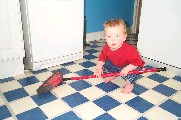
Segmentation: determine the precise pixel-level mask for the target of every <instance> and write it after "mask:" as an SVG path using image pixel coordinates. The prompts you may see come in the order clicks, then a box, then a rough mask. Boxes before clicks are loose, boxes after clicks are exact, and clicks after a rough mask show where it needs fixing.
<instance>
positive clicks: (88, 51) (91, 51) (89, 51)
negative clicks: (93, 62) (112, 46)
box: [86, 49, 99, 54]
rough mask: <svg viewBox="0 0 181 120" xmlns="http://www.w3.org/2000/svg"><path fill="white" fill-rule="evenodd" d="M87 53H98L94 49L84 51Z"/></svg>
mask: <svg viewBox="0 0 181 120" xmlns="http://www.w3.org/2000/svg"><path fill="white" fill-rule="evenodd" d="M86 52H87V53H89V54H93V53H97V52H99V51H97V50H95V49H89V50H86Z"/></svg>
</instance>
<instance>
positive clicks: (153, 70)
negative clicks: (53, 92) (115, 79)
mask: <svg viewBox="0 0 181 120" xmlns="http://www.w3.org/2000/svg"><path fill="white" fill-rule="evenodd" d="M160 71H166V67H164V68H147V69H142V70H133V71H130V72H128V74H143V73H147V72H160ZM119 75H120V72H115V73H106V74H102V75H101V77H111V76H119ZM88 78H96V75H90V76H78V77H72V78H71V80H81V79H88Z"/></svg>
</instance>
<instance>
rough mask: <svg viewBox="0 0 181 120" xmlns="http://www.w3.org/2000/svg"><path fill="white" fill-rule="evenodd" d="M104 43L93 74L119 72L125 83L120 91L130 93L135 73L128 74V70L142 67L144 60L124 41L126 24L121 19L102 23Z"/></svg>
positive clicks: (109, 79)
mask: <svg viewBox="0 0 181 120" xmlns="http://www.w3.org/2000/svg"><path fill="white" fill-rule="evenodd" d="M104 33H105V39H106V43H107V44H106V45H105V46H104V47H103V49H102V51H101V54H100V56H99V59H98V63H97V66H96V72H95V75H96V76H97V77H101V74H102V73H103V72H120V76H122V78H123V79H125V81H126V84H125V85H124V87H123V89H122V91H121V92H122V93H126V94H128V93H131V92H132V90H133V88H134V85H133V81H134V80H135V77H136V75H135V74H128V72H129V71H132V70H134V69H138V68H139V67H141V68H142V67H143V65H144V61H143V60H142V59H141V57H140V55H139V53H138V51H137V49H136V47H134V46H132V45H130V44H128V43H126V42H125V40H126V37H127V34H126V25H125V23H124V21H123V20H121V19H113V20H109V21H107V22H106V23H105V24H104ZM114 79H115V76H113V77H106V78H104V82H105V83H107V82H109V81H111V80H114Z"/></svg>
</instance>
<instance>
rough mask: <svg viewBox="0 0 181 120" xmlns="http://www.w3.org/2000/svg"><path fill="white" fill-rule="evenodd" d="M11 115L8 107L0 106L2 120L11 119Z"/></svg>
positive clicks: (0, 119)
mask: <svg viewBox="0 0 181 120" xmlns="http://www.w3.org/2000/svg"><path fill="white" fill-rule="evenodd" d="M11 116H12V115H11V113H10V111H9V110H8V108H7V106H6V105H3V106H0V120H4V119H6V118H9V117H11Z"/></svg>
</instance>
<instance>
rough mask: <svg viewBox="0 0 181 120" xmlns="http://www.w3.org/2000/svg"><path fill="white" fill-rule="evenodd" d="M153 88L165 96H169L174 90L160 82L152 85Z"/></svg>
mask: <svg viewBox="0 0 181 120" xmlns="http://www.w3.org/2000/svg"><path fill="white" fill-rule="evenodd" d="M153 90H155V91H157V92H159V93H161V94H163V95H165V96H171V95H172V94H174V93H175V92H176V90H174V89H173V88H170V87H167V86H165V85H162V84H160V85H158V86H156V87H154V88H153Z"/></svg>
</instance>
